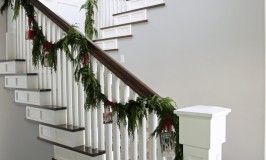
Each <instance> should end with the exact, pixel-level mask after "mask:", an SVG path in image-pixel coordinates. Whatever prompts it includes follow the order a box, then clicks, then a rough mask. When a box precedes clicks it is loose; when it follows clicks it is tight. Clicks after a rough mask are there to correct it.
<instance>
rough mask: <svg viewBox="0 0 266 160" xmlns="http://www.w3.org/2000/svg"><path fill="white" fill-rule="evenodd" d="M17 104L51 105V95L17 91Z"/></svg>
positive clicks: (48, 93)
mask: <svg viewBox="0 0 266 160" xmlns="http://www.w3.org/2000/svg"><path fill="white" fill-rule="evenodd" d="M15 102H18V103H25V104H33V105H51V93H50V92H33V91H19V90H16V91H15Z"/></svg>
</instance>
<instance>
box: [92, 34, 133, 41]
mask: <svg viewBox="0 0 266 160" xmlns="http://www.w3.org/2000/svg"><path fill="white" fill-rule="evenodd" d="M128 37H132V35H124V36H117V37H110V38H102V39H95V40H93V42H99V41H106V40H111V39H118V38H128Z"/></svg>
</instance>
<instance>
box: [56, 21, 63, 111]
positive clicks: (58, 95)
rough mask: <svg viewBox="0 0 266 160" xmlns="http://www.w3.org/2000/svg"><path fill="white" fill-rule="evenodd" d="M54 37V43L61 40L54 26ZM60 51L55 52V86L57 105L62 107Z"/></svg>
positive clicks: (59, 33)
mask: <svg viewBox="0 0 266 160" xmlns="http://www.w3.org/2000/svg"><path fill="white" fill-rule="evenodd" d="M55 36H56V38H55V39H56V41H58V40H59V39H61V30H60V28H59V27H58V26H55ZM62 72H63V68H62V51H60V50H58V51H57V73H56V79H57V81H56V86H57V95H56V99H57V105H58V106H62V105H63V104H62V99H63V94H62V86H63V81H62Z"/></svg>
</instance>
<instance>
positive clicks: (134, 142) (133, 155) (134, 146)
mask: <svg viewBox="0 0 266 160" xmlns="http://www.w3.org/2000/svg"><path fill="white" fill-rule="evenodd" d="M137 96H138V95H137V94H136V93H135V92H134V91H133V90H131V89H130V99H132V100H136V99H137ZM130 159H131V160H138V131H137V128H136V130H135V132H134V139H133V136H132V135H131V136H130Z"/></svg>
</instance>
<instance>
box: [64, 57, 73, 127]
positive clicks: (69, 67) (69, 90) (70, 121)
mask: <svg viewBox="0 0 266 160" xmlns="http://www.w3.org/2000/svg"><path fill="white" fill-rule="evenodd" d="M66 63H67V65H66V78H67V81H66V84H67V86H66V87H67V107H68V124H72V125H74V124H73V115H72V87H71V86H72V63H71V62H70V61H69V60H67V62H66Z"/></svg>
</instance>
